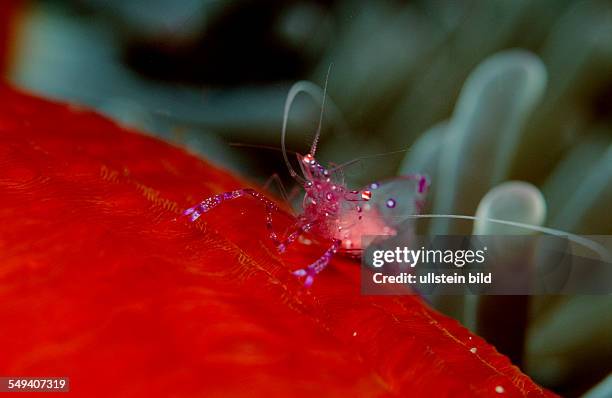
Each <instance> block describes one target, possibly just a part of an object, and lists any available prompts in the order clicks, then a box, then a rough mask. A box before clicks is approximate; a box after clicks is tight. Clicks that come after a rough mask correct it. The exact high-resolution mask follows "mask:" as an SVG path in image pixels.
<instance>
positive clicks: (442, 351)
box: [0, 86, 552, 397]
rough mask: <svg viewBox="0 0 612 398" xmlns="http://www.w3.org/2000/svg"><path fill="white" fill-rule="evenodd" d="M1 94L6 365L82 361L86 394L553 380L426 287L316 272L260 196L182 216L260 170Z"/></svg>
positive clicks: (395, 388)
mask: <svg viewBox="0 0 612 398" xmlns="http://www.w3.org/2000/svg"><path fill="white" fill-rule="evenodd" d="M0 101H1V103H2V107H1V108H0V322H1V324H0V376H69V377H70V378H71V384H72V391H71V393H70V394H69V395H71V396H79V397H226V396H229V397H263V396H271V397H272V396H279V397H289V396H290V397H313V396H314V397H336V396H337V397H377V396H394V397H395V396H397V397H407V396H411V397H432V396H436V397H444V396H449V397H450V396H452V397H477V396H483V397H489V396H506V397H515V396H534V397H535V396H549V395H552V394H550V393H549V392H547V391H544V390H543V389H542V388H540V387H539V386H537V385H536V384H534V383H533V382H532V381H531V380H530V379H529V378H528V377H527V376H525V375H524V374H522V373H521V372H520V371H519V370H518V369H517V368H516V367H514V366H512V365H511V364H510V363H509V361H508V360H507V359H506V358H505V357H504V356H502V355H500V354H498V353H497V352H496V351H495V349H494V348H493V347H492V346H490V345H488V344H487V343H486V342H484V341H483V340H482V339H480V338H479V337H477V336H475V335H472V334H470V333H469V332H468V331H467V330H466V329H464V328H463V327H461V326H460V325H459V324H458V323H457V322H455V321H453V320H450V319H448V318H446V317H444V316H442V315H440V314H438V313H437V312H435V311H434V310H432V309H430V308H429V307H427V305H425V304H424V303H423V301H422V300H421V299H419V298H418V297H415V296H404V297H366V296H362V295H361V294H360V292H359V266H358V264H357V263H355V262H353V261H350V260H347V259H343V258H335V259H334V261H333V262H332V265H331V266H330V267H329V268H328V269H327V270H326V271H325V272H324V273H323V274H321V275H320V276H319V277H318V278H317V280H316V281H315V284H314V286H313V288H312V289H310V290H306V289H304V288H303V287H302V286H301V284H300V283H299V282H298V281H297V280H295V278H294V277H293V276H292V275H291V274H290V272H289V271H290V270H291V269H295V268H296V267H298V266H300V267H302V266H304V265H305V264H307V263H308V262H309V261H311V260H312V259H313V257H314V256H316V255H317V254H318V253H319V252H320V251H321V248H320V247H316V246H310V247H307V246H303V245H297V246H296V247H295V248H294V249H293V250H292V251H290V253H289V254H288V255H287V256H284V257H279V256H278V255H277V254H275V253H274V251H273V248H272V247H271V245H270V244H269V242H268V239H267V233H266V229H265V222H264V213H263V211H262V208H261V205H260V204H259V202H256V201H254V200H249V199H248V198H241V199H238V200H236V201H234V202H232V203H229V204H224V205H222V206H220V207H219V208H218V209H216V210H214V211H213V212H211V213H209V214H207V215H206V217H203V218H202V221H198V222H197V223H196V224H188V223H186V222H183V221H180V220H179V221H173V219H174V218H175V217H176V216H177V213H178V212H179V211H180V210H181V209H184V208H186V207H188V206H190V205H192V204H194V203H195V202H196V201H197V200H199V199H202V198H204V197H206V196H208V195H210V194H213V193H218V192H221V191H225V190H229V189H233V188H238V187H243V186H245V182H244V181H241V180H240V179H238V178H236V177H234V176H232V175H230V174H229V173H227V172H225V171H223V170H220V169H218V168H216V167H214V166H212V165H211V164H209V163H207V162H205V161H202V160H199V159H198V158H196V157H194V156H191V155H189V154H187V153H186V152H184V151H183V150H181V149H178V148H175V147H172V146H170V145H167V144H165V143H163V142H161V141H158V140H156V139H154V138H151V137H148V136H145V135H141V134H138V133H134V132H129V131H126V130H124V129H122V128H120V127H118V126H116V125H115V124H113V123H112V122H110V121H109V120H107V119H105V118H103V117H101V116H99V115H97V114H94V113H92V112H89V111H85V110H81V109H78V108H76V107H73V106H67V105H62V104H56V103H51V102H48V101H46V100H42V99H37V98H34V97H31V96H28V95H25V94H22V93H19V92H17V91H15V90H13V89H11V88H8V87H5V86H2V87H1V88H0ZM277 219H278V221H277V223H278V224H279V226H282V225H287V223H288V222H290V217H289V216H288V215H278V216H277ZM472 347H475V348H477V352H476V353H475V354H474V353H472V352H470V348H472ZM496 386H502V387H503V389H504V393H503V394H498V393H496V392H495V387H496ZM36 396H39V395H36Z"/></svg>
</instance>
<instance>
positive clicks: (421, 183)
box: [419, 176, 427, 193]
mask: <svg viewBox="0 0 612 398" xmlns="http://www.w3.org/2000/svg"><path fill="white" fill-rule="evenodd" d="M426 185H427V179H426V178H425V177H424V176H423V177H421V179H420V180H419V193H423V192H425V186H426Z"/></svg>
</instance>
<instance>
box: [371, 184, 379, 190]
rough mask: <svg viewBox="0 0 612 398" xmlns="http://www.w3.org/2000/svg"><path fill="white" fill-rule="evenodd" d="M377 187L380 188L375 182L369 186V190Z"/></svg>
mask: <svg viewBox="0 0 612 398" xmlns="http://www.w3.org/2000/svg"><path fill="white" fill-rule="evenodd" d="M378 187H380V184H379V183H377V182H373V183H371V184H370V188H371V189H378Z"/></svg>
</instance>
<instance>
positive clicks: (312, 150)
mask: <svg viewBox="0 0 612 398" xmlns="http://www.w3.org/2000/svg"><path fill="white" fill-rule="evenodd" d="M332 65H333V63H330V64H329V67H328V68H327V74H326V75H325V85H324V86H323V99H322V100H321V112H320V114H319V125H318V126H317V132H316V133H315V137H314V140H312V146H311V147H310V154H311V155H312V156H314V155H315V152H316V151H317V144H318V143H319V137H321V126H322V125H323V111H324V110H325V99H326V97H327V82H328V81H329V74H330V73H331V68H332Z"/></svg>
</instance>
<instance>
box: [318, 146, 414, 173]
mask: <svg viewBox="0 0 612 398" xmlns="http://www.w3.org/2000/svg"><path fill="white" fill-rule="evenodd" d="M405 152H408V149H398V150H397V151H391V152H383V153H375V154H373V155H365V156H360V157H358V158H355V159H352V160H349V161H347V162H344V163H341V164H339V165H337V166H334V167H333V168H331V169H330V170H329V172H330V173H331V172H334V171H336V170H339V169H342V168H344V167H347V166H350V165H352V164H355V163H357V162H361V161H362V160H365V159H370V158H376V157H379V156H387V155H394V154H396V153H405Z"/></svg>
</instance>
